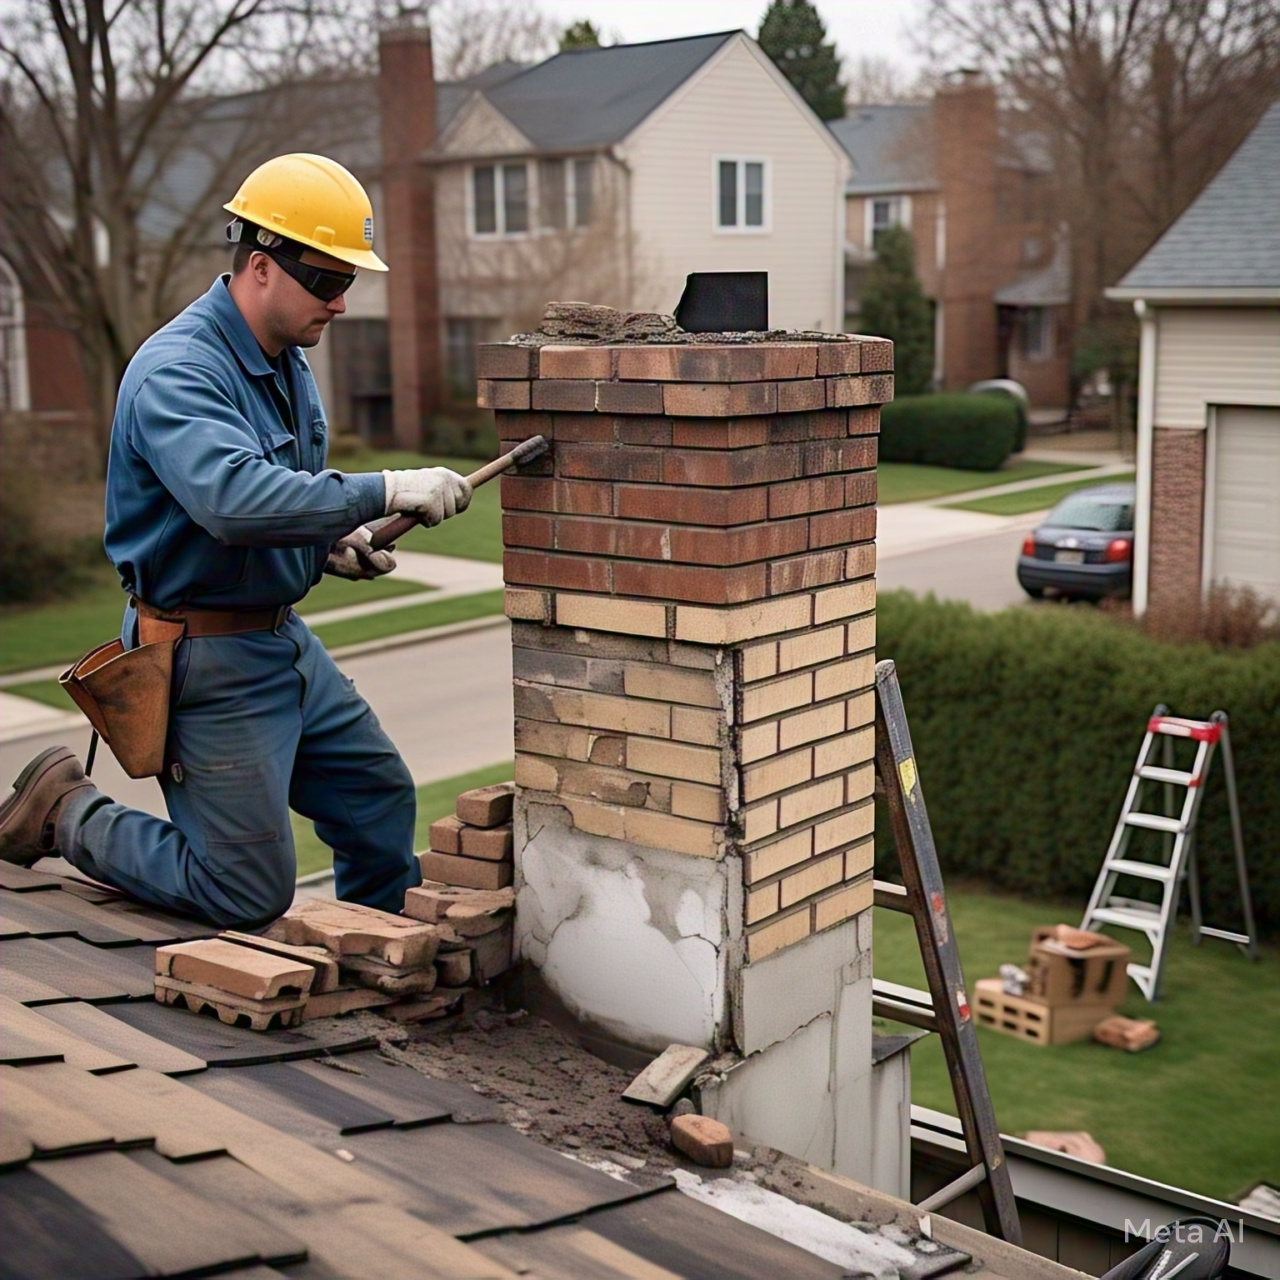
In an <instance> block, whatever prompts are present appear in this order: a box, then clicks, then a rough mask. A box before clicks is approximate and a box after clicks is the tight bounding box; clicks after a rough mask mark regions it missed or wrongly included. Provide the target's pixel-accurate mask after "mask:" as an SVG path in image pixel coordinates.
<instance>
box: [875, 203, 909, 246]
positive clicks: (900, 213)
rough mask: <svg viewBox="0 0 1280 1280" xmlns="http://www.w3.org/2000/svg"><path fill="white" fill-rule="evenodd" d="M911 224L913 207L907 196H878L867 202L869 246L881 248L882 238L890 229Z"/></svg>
mask: <svg viewBox="0 0 1280 1280" xmlns="http://www.w3.org/2000/svg"><path fill="white" fill-rule="evenodd" d="M910 224H911V206H910V203H909V202H908V200H907V198H906V197H905V196H876V197H874V198H873V199H870V200H868V201H867V246H868V248H870V249H879V248H880V237H881V236H882V235H883V234H884V233H885V232H886V231H888V230H889V228H890V227H906V226H910Z"/></svg>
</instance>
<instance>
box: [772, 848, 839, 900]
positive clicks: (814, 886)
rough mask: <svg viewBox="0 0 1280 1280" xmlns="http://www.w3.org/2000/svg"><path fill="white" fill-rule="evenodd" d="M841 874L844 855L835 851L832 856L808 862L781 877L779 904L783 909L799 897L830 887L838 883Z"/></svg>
mask: <svg viewBox="0 0 1280 1280" xmlns="http://www.w3.org/2000/svg"><path fill="white" fill-rule="evenodd" d="M843 875H844V857H843V856H842V855H841V854H838V853H837V854H836V855H835V856H834V857H830V858H823V859H822V860H821V861H818V862H812V863H809V864H807V865H805V866H804V867H802V868H801V869H800V870H799V871H797V872H795V873H794V874H793V875H789V876H785V877H784V878H783V880H782V884H781V892H780V894H779V905H780V906H781V907H782V908H784V909H785V908H786V907H789V906H792V905H793V904H794V903H797V902H799V901H800V899H801V898H811V897H813V895H814V894H815V893H821V892H822V891H823V890H824V889H830V888H831V886H832V885H834V884H839V883H840V881H841V879H842V878H843Z"/></svg>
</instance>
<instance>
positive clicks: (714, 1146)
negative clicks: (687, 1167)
mask: <svg viewBox="0 0 1280 1280" xmlns="http://www.w3.org/2000/svg"><path fill="white" fill-rule="evenodd" d="M671 1145H672V1146H673V1147H675V1149H676V1150H677V1151H680V1152H682V1153H683V1154H684V1155H686V1156H688V1157H689V1159H690V1160H692V1161H693V1162H694V1164H700V1165H703V1166H704V1167H705V1168H708V1169H727V1168H729V1166H730V1165H731V1164H733V1134H732V1133H730V1132H729V1129H728V1126H727V1125H724V1124H721V1123H720V1121H719V1120H713V1119H712V1118H711V1117H710V1116H676V1118H675V1119H674V1120H672V1122H671Z"/></svg>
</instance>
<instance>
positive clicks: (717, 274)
mask: <svg viewBox="0 0 1280 1280" xmlns="http://www.w3.org/2000/svg"><path fill="white" fill-rule="evenodd" d="M675 315H676V323H677V324H678V325H679V326H680V327H681V328H682V329H684V330H685V331H686V332H688V333H759V332H763V331H764V330H766V329H768V327H769V273H768V272H767V271H692V272H690V273H689V275H688V276H687V277H686V279H685V284H684V293H683V294H682V295H681V298H680V302H679V304H678V305H677V307H676V312H675Z"/></svg>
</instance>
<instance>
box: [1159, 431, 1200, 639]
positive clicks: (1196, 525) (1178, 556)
mask: <svg viewBox="0 0 1280 1280" xmlns="http://www.w3.org/2000/svg"><path fill="white" fill-rule="evenodd" d="M1204 453H1205V433H1204V432H1203V431H1191V430H1187V429H1185V428H1167V427H1156V429H1155V432H1154V434H1153V438H1152V457H1151V534H1150V551H1149V553H1148V570H1147V572H1148V579H1147V608H1148V610H1149V611H1150V612H1151V613H1152V614H1154V615H1157V616H1158V615H1159V614H1161V613H1167V612H1179V611H1182V610H1185V609H1188V608H1196V607H1198V605H1199V601H1200V567H1201V560H1202V548H1203V539H1204Z"/></svg>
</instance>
